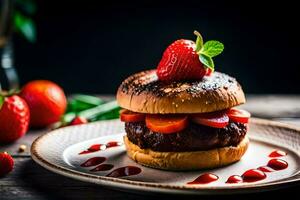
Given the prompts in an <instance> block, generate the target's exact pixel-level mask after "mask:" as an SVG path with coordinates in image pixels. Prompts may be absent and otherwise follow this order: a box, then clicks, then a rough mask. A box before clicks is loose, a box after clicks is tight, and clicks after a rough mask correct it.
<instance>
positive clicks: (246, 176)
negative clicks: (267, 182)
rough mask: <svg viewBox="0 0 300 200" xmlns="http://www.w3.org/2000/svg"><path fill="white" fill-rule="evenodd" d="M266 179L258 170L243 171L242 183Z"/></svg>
mask: <svg viewBox="0 0 300 200" xmlns="http://www.w3.org/2000/svg"><path fill="white" fill-rule="evenodd" d="M266 177H267V175H266V174H265V173H264V172H262V171H260V170H258V169H249V170H247V171H245V172H244V173H243V175H242V178H243V182H256V181H260V180H263V179H265V178H266Z"/></svg>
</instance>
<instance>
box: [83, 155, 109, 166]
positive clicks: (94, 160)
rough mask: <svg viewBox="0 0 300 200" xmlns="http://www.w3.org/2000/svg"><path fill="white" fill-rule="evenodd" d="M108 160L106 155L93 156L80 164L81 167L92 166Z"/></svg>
mask: <svg viewBox="0 0 300 200" xmlns="http://www.w3.org/2000/svg"><path fill="white" fill-rule="evenodd" d="M105 160H106V158H105V157H93V158H90V159H88V160H87V161H85V162H84V163H82V164H81V165H80V166H81V167H91V166H95V165H99V164H101V163H103V162H104V161H105Z"/></svg>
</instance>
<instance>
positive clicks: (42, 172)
mask: <svg viewBox="0 0 300 200" xmlns="http://www.w3.org/2000/svg"><path fill="white" fill-rule="evenodd" d="M102 97H103V96H102ZM112 97H113V96H105V98H107V99H111V98H112ZM247 99H248V102H247V104H246V105H244V106H243V107H244V108H246V109H247V110H249V111H250V112H251V113H252V114H253V115H254V116H258V117H267V118H278V119H275V120H276V121H280V122H285V123H289V124H292V125H296V126H300V96H296V95H294V96H282V95H281V96H277V95H276V96H274V95H263V96H261V95H259V96H257V95H249V96H247ZM291 117H292V118H291ZM295 117H296V118H295ZM48 131H49V130H47V129H40V130H31V131H29V132H28V133H27V134H26V136H25V137H23V138H21V139H20V140H18V141H16V142H15V143H12V144H7V145H3V144H2V145H0V152H1V151H8V152H10V153H11V154H12V155H13V156H14V160H15V169H14V170H13V172H12V173H10V174H9V175H7V176H5V177H0V199H1V200H5V199H34V200H35V199H118V200H120V199H122V200H130V199H137V200H138V199H143V200H147V199H154V198H157V197H151V196H150V197H146V196H144V195H137V194H129V193H125V192H120V191H114V190H110V189H106V188H104V187H101V186H97V185H93V184H89V183H84V182H80V181H76V180H72V179H69V178H67V177H63V176H60V175H57V174H54V173H52V172H50V171H47V170H46V169H44V168H42V167H40V166H39V165H37V164H36V163H35V162H34V161H32V159H31V157H30V154H29V150H30V145H31V143H32V141H33V140H34V139H35V138H37V137H38V136H40V135H41V134H45V133H46V132H48ZM21 144H25V145H26V146H27V149H26V151H25V152H23V153H19V152H18V148H19V146H20V145H21ZM298 190H299V186H298V187H297V186H296V187H292V188H287V189H282V190H278V191H272V192H264V193H260V194H247V195H235V196H234V197H235V198H236V199H238V198H242V199H254V198H257V197H258V195H259V197H260V198H266V199H269V198H270V196H288V195H291V196H297V195H298ZM182 198H183V197H181V196H164V198H163V199H172V200H174V199H182ZM198 198H199V197H198ZM201 199H204V200H205V199H222V200H224V199H230V200H232V196H213V197H212V196H209V197H201Z"/></svg>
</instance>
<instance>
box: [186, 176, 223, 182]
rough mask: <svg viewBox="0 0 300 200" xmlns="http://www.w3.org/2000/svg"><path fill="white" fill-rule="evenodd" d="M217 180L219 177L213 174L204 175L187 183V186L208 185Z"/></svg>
mask: <svg viewBox="0 0 300 200" xmlns="http://www.w3.org/2000/svg"><path fill="white" fill-rule="evenodd" d="M218 179H219V177H218V176H217V175H215V174H211V173H205V174H202V175H201V176H199V177H198V178H196V179H195V180H193V181H192V182H188V183H187V184H208V183H211V182H214V181H216V180H218Z"/></svg>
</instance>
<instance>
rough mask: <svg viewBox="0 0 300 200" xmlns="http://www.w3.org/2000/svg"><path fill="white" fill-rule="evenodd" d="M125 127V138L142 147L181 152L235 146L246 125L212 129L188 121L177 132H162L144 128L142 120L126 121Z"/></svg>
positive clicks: (231, 123) (241, 136) (244, 132)
mask: <svg viewBox="0 0 300 200" xmlns="http://www.w3.org/2000/svg"><path fill="white" fill-rule="evenodd" d="M125 130H126V133H127V137H128V139H129V140H130V141H131V142H132V143H134V144H136V145H138V146H139V147H140V148H142V149H148V148H149V149H151V150H154V151H159V152H184V151H200V150H209V149H214V148H220V147H226V146H237V145H238V144H239V143H240V142H241V141H242V140H243V139H244V137H245V135H246V132H247V125H246V124H242V123H235V122H229V124H228V125H227V126H226V127H224V128H213V127H209V126H203V125H199V124H195V123H193V122H190V123H189V125H188V127H187V128H185V129H184V130H182V131H180V132H176V133H172V134H162V133H158V132H153V131H151V130H150V129H148V128H147V127H146V124H145V122H126V123H125Z"/></svg>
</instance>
